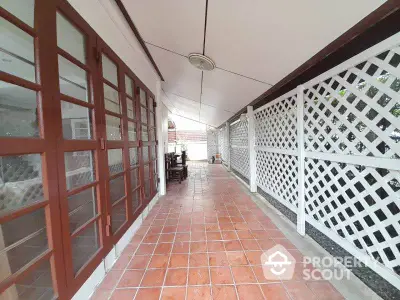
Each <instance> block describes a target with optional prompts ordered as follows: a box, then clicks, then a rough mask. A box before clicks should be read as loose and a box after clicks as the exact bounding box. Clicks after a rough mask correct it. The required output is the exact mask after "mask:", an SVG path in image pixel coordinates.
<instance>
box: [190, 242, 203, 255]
mask: <svg viewBox="0 0 400 300" xmlns="http://www.w3.org/2000/svg"><path fill="white" fill-rule="evenodd" d="M200 252H207V243H206V242H191V243H190V253H200Z"/></svg>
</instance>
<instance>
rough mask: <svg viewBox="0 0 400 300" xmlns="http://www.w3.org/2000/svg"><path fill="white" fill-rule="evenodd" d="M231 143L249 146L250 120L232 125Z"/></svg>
mask: <svg viewBox="0 0 400 300" xmlns="http://www.w3.org/2000/svg"><path fill="white" fill-rule="evenodd" d="M229 137H230V139H231V141H230V142H231V145H235V146H242V147H248V146H249V144H248V143H249V142H248V140H249V122H248V121H247V120H246V121H243V122H242V121H239V122H237V123H235V124H233V125H232V126H230V134H229Z"/></svg>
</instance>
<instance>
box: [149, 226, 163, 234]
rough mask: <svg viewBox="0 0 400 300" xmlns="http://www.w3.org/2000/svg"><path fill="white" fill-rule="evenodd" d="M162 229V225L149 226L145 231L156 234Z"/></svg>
mask: <svg viewBox="0 0 400 300" xmlns="http://www.w3.org/2000/svg"><path fill="white" fill-rule="evenodd" d="M162 230H163V226H151V227H150V229H149V231H148V232H147V233H150V234H156V233H161V232H162Z"/></svg>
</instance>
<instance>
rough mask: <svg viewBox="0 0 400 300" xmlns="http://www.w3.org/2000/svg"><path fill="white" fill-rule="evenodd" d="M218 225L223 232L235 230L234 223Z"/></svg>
mask: <svg viewBox="0 0 400 300" xmlns="http://www.w3.org/2000/svg"><path fill="white" fill-rule="evenodd" d="M218 225H219V228H220V229H221V230H235V228H234V227H233V224H232V223H219V224H218Z"/></svg>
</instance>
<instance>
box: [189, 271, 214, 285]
mask: <svg viewBox="0 0 400 300" xmlns="http://www.w3.org/2000/svg"><path fill="white" fill-rule="evenodd" d="M209 283H210V276H209V270H208V268H190V269H189V283H188V284H189V285H204V284H209Z"/></svg>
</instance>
